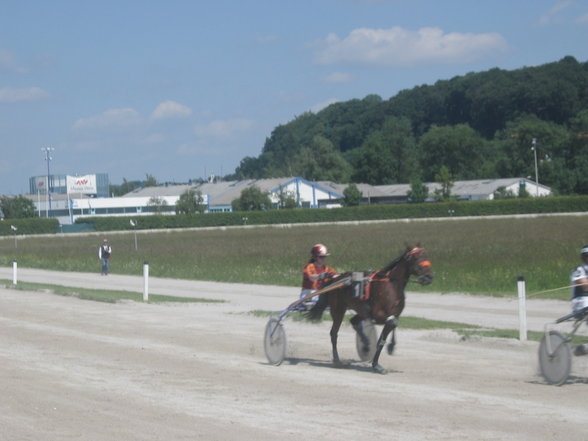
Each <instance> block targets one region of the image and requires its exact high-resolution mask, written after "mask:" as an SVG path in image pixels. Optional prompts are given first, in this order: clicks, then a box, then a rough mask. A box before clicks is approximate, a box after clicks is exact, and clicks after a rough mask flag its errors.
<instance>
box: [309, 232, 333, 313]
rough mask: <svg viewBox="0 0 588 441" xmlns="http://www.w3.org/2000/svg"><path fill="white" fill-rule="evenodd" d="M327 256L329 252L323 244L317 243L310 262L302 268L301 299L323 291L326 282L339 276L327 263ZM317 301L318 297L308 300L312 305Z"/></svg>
mask: <svg viewBox="0 0 588 441" xmlns="http://www.w3.org/2000/svg"><path fill="white" fill-rule="evenodd" d="M327 256H329V252H328V250H327V247H326V246H324V245H323V244H321V243H317V244H316V245H314V246H313V247H312V248H311V250H310V260H309V261H308V263H307V264H306V265H304V268H302V290H301V291H300V298H302V297H304V296H306V295H308V294H309V293H311V292H314V291H317V290H319V289H321V288H322V287H323V286H324V284H325V281H327V280H328V279H330V278H333V277H335V276H336V275H337V271H335V270H334V269H333V268H331V267H330V266H328V265H327V264H326V263H325V261H326V258H327ZM316 301H317V297H311V298H310V299H308V303H310V304H314V303H316Z"/></svg>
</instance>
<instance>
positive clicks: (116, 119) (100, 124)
mask: <svg viewBox="0 0 588 441" xmlns="http://www.w3.org/2000/svg"><path fill="white" fill-rule="evenodd" d="M140 122H141V117H140V116H139V114H138V113H137V111H136V110H134V109H131V108H125V109H111V110H106V111H105V112H103V113H101V114H100V115H97V116H91V117H89V118H80V119H78V120H77V121H76V122H75V123H74V125H73V128H74V129H75V130H83V129H110V128H124V127H129V126H134V125H137V124H139V123H140Z"/></svg>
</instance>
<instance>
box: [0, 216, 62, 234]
mask: <svg viewBox="0 0 588 441" xmlns="http://www.w3.org/2000/svg"><path fill="white" fill-rule="evenodd" d="M12 227H14V228H16V230H13V228H12ZM59 231H60V229H59V221H58V220H57V219H46V218H38V217H32V218H26V219H4V220H3V221H0V236H11V235H13V234H18V235H21V234H54V233H58V232H59Z"/></svg>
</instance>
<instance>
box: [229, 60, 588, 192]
mask: <svg viewBox="0 0 588 441" xmlns="http://www.w3.org/2000/svg"><path fill="white" fill-rule="evenodd" d="M533 139H535V140H536V143H535V144H533ZM533 145H535V147H536V149H537V164H538V174H539V182H540V183H542V184H545V185H549V186H551V187H553V188H554V189H555V190H556V191H558V192H559V193H561V194H588V62H584V63H581V62H578V61H577V60H576V59H575V58H573V57H565V58H563V59H562V60H560V61H558V62H554V63H549V64H545V65H542V66H536V67H524V68H521V69H517V70H513V71H506V70H501V69H491V70H489V71H486V72H479V73H468V74H466V75H464V76H458V77H455V78H452V79H450V80H440V81H438V82H437V83H435V84H434V85H423V86H418V87H415V88H413V89H410V90H403V91H401V92H399V93H398V94H397V95H396V96H394V97H392V98H390V99H389V100H383V99H382V98H381V97H379V96H378V95H368V96H367V97H365V98H363V99H353V100H350V101H347V102H340V103H336V104H332V105H330V106H329V107H327V108H325V109H323V110H322V111H320V112H318V113H316V114H315V113H311V112H308V113H304V114H302V115H300V116H298V117H296V118H295V119H294V120H293V121H291V122H289V123H287V124H284V125H280V126H278V127H276V128H275V129H274V130H273V132H272V133H271V136H270V137H269V138H267V139H266V142H265V145H264V147H263V150H262V153H261V154H260V155H259V156H258V157H257V158H253V157H246V158H244V159H243V160H242V161H241V164H240V165H239V167H238V168H237V169H236V171H235V177H236V178H268V177H280V176H301V177H304V178H307V179H311V180H332V181H337V182H365V183H370V184H374V185H377V184H393V183H408V182H415V181H434V180H435V175H436V174H437V173H438V172H439V170H440V168H441V167H442V166H446V167H447V168H448V169H449V171H450V172H451V174H452V176H453V178H454V179H486V178H502V177H514V176H531V177H533V178H534V177H535V158H534V155H535V152H534V151H533V150H532V146H533Z"/></svg>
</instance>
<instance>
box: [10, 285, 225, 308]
mask: <svg viewBox="0 0 588 441" xmlns="http://www.w3.org/2000/svg"><path fill="white" fill-rule="evenodd" d="M0 285H2V286H3V287H5V288H10V289H20V290H27V291H48V292H50V293H52V294H57V295H61V296H68V297H77V298H79V299H81V300H93V301H96V302H106V303H116V302H118V301H120V300H133V301H135V302H144V301H143V294H142V293H138V292H132V291H116V290H102V289H86V288H77V287H69V286H61V285H51V284H46V283H31V282H18V285H13V284H12V282H11V281H8V280H0ZM171 302H174V303H223V302H224V300H214V299H202V298H195V297H176V296H167V295H162V294H149V300H148V302H147V303H171Z"/></svg>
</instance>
